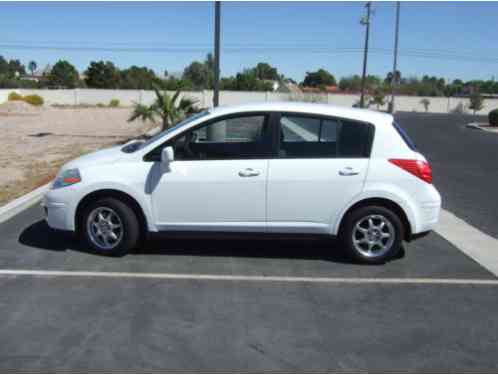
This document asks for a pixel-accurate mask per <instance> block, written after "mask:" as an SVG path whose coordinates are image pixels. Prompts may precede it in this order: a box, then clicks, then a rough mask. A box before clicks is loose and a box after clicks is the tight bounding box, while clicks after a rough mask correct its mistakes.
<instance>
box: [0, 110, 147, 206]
mask: <svg viewBox="0 0 498 375" xmlns="http://www.w3.org/2000/svg"><path fill="white" fill-rule="evenodd" d="M18 104H20V105H21V106H19V105H18ZM13 107H16V108H13ZM18 107H19V108H18ZM130 111H131V110H130V108H52V107H46V108H34V107H33V108H32V109H31V110H30V109H29V107H26V106H25V103H16V105H15V106H13V105H12V103H5V104H2V105H0V134H1V143H0V144H1V147H0V168H1V170H2V173H0V205H1V204H4V203H6V202H8V201H9V200H11V199H13V198H15V197H17V196H20V195H22V194H24V193H26V192H27V191H30V190H31V189H33V188H34V187H36V185H41V184H43V183H45V182H46V181H47V179H50V178H51V177H52V175H53V173H55V172H56V171H57V169H58V168H59V167H60V165H62V164H63V163H64V162H66V161H67V160H70V159H72V158H74V157H77V156H79V155H81V154H84V153H88V152H91V151H94V150H96V149H99V148H103V147H105V146H108V145H112V144H113V143H116V142H120V141H123V140H126V139H128V138H131V137H136V136H138V135H140V134H143V133H144V132H145V131H146V130H148V129H149V128H150V127H151V126H152V125H151V124H144V123H141V122H134V123H128V122H127V119H128V116H129V115H130Z"/></svg>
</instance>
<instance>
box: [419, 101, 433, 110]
mask: <svg viewBox="0 0 498 375" xmlns="http://www.w3.org/2000/svg"><path fill="white" fill-rule="evenodd" d="M420 104H422V105H423V106H424V109H425V111H426V112H429V106H430V105H431V101H430V100H429V99H427V98H423V99H422V100H420Z"/></svg>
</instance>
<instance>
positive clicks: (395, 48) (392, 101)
mask: <svg viewBox="0 0 498 375" xmlns="http://www.w3.org/2000/svg"><path fill="white" fill-rule="evenodd" d="M399 6H400V3H399V1H397V2H396V26H395V29H394V62H393V77H392V79H391V105H390V106H389V107H390V108H389V112H391V113H394V89H395V86H396V84H397V82H396V81H397V77H396V69H397V66H396V65H397V63H398V38H399Z"/></svg>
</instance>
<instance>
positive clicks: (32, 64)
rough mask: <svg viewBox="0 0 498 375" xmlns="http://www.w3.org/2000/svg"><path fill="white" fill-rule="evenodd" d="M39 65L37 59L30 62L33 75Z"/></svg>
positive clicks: (29, 66) (29, 67)
mask: <svg viewBox="0 0 498 375" xmlns="http://www.w3.org/2000/svg"><path fill="white" fill-rule="evenodd" d="M37 67H38V65H37V64H36V61H33V60H31V61H30V62H29V64H28V69H29V71H30V72H31V75H34V74H35V70H36V68H37Z"/></svg>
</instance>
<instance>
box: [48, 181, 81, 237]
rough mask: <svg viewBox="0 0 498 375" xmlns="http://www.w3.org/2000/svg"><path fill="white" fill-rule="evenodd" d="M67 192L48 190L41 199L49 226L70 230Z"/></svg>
mask: <svg viewBox="0 0 498 375" xmlns="http://www.w3.org/2000/svg"><path fill="white" fill-rule="evenodd" d="M67 198H68V197H67V192H63V191H62V189H61V190H59V189H57V190H49V191H48V192H47V193H46V194H45V196H44V197H43V199H42V202H41V206H42V207H43V209H44V211H45V220H46V221H47V224H48V226H49V227H50V228H53V229H60V230H65V231H72V230H74V228H72V227H71V222H72V220H71V217H70V216H71V215H70V207H69V200H68V199H67Z"/></svg>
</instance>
